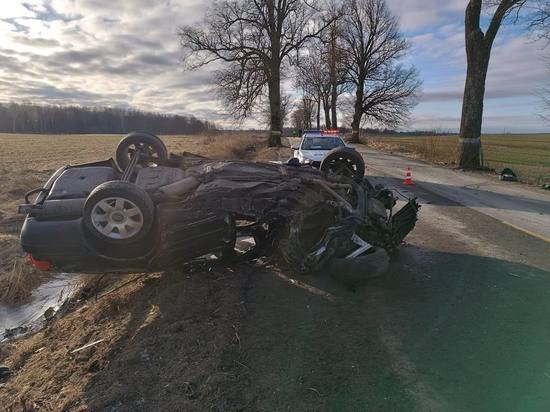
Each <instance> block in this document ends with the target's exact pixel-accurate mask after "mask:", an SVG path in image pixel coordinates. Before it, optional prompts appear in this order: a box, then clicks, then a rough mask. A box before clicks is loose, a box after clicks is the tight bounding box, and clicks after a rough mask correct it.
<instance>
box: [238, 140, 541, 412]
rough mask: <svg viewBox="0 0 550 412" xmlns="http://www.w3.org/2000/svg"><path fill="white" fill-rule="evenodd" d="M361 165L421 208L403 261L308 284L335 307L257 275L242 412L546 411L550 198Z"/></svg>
mask: <svg viewBox="0 0 550 412" xmlns="http://www.w3.org/2000/svg"><path fill="white" fill-rule="evenodd" d="M363 154H364V155H365V158H366V163H367V174H368V175H369V178H370V179H372V180H373V182H382V183H385V184H387V185H389V186H391V187H393V188H394V189H396V190H398V191H399V192H400V193H401V194H402V195H403V196H411V195H414V196H418V197H419V199H420V202H421V203H422V205H423V206H422V211H421V214H420V218H419V221H418V224H417V228H416V229H415V231H414V232H413V233H412V234H411V235H410V236H409V237H408V238H407V242H408V244H407V245H406V246H405V247H403V248H402V249H401V251H400V253H399V255H398V256H397V258H395V259H392V260H390V259H389V258H388V257H387V256H386V254H385V253H384V252H383V251H379V252H377V253H375V254H373V255H370V256H367V257H364V258H361V259H359V260H358V261H356V262H355V263H353V264H347V265H346V266H343V265H342V264H340V263H339V264H335V265H333V266H332V267H331V268H329V269H328V270H327V271H326V272H325V273H323V274H320V275H317V276H311V277H307V278H302V279H300V281H302V282H304V283H307V284H309V285H311V286H313V287H315V288H318V289H319V290H322V291H324V292H326V293H329V294H330V295H332V296H334V297H335V301H331V300H329V299H327V298H326V295H324V296H323V295H321V294H316V293H312V289H311V288H309V289H304V288H300V287H297V284H296V283H294V284H292V283H291V282H288V281H283V280H282V279H281V278H279V277H276V276H273V274H272V273H269V271H261V270H260V271H258V275H257V278H256V279H255V281H254V282H252V284H251V286H250V289H249V290H248V292H247V295H248V296H247V302H248V303H247V313H248V314H249V315H248V319H247V321H246V324H245V325H243V327H242V328H241V332H240V334H241V339H242V342H243V344H246V347H247V348H248V349H247V357H246V359H245V361H244V362H243V363H245V364H246V367H247V368H248V373H249V374H250V390H251V392H250V393H254V394H255V396H254V397H253V399H251V401H250V402H251V403H250V404H249V405H248V406H249V407H250V408H251V409H253V410H270V411H271V410H300V411H305V410H312V411H313V410H315V411H320V410H322V411H324V410H327V411H333V410H338V411H367V410H368V411H372V410H383V411H387V410H391V411H410V410H419V411H548V410H550V243H549V242H548V240H545V239H548V238H549V237H550V236H549V231H550V215H549V213H550V196H549V195H548V194H546V193H544V192H539V191H536V190H535V191H533V190H531V189H529V188H527V187H525V186H523V185H520V184H505V183H501V182H498V181H495V180H492V179H490V178H486V177H482V176H478V175H471V174H465V173H461V172H455V171H451V170H449V169H444V168H438V167H433V166H429V165H425V164H423V163H419V162H414V161H410V160H404V159H402V158H399V157H394V156H388V155H384V154H380V153H377V152H371V151H363ZM406 167H411V169H412V172H413V178H414V180H415V183H416V184H415V185H414V186H410V187H405V186H403V184H402V180H403V175H404V170H405V168H406ZM397 176H399V178H397ZM313 291H315V290H313Z"/></svg>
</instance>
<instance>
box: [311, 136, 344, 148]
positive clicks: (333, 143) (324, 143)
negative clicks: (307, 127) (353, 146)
mask: <svg viewBox="0 0 550 412" xmlns="http://www.w3.org/2000/svg"><path fill="white" fill-rule="evenodd" d="M341 146H344V142H343V141H342V139H340V138H339V137H327V136H306V137H304V140H303V141H302V150H331V149H334V148H335V147H341Z"/></svg>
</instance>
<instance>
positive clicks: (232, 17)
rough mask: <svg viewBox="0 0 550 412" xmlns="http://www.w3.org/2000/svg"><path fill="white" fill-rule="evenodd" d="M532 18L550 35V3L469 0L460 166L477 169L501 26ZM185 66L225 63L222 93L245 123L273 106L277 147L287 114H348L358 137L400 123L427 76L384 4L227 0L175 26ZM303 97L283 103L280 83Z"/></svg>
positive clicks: (297, 118)
mask: <svg viewBox="0 0 550 412" xmlns="http://www.w3.org/2000/svg"><path fill="white" fill-rule="evenodd" d="M506 22H510V23H513V24H517V23H526V24H527V27H528V28H529V29H532V30H534V31H536V32H537V33H538V35H539V36H540V37H542V38H547V39H549V38H550V36H549V35H548V33H549V32H550V1H548V0H469V1H468V3H467V6H466V11H465V45H466V54H467V66H468V69H467V74H466V82H465V91H464V96H463V110H462V118H461V125H460V137H461V138H460V141H459V156H458V159H457V162H458V164H459V165H460V166H462V167H466V168H477V167H479V166H480V159H481V156H480V151H481V143H480V136H481V127H482V117H483V100H484V96H485V82H486V77H487V68H488V65H489V60H490V55H491V48H492V46H493V43H494V40H495V37H496V35H497V33H498V31H499V29H500V27H501V25H502V24H504V23H506ZM178 35H179V38H180V42H181V46H182V48H183V50H184V51H185V58H184V61H185V63H186V65H187V68H188V69H191V70H193V69H197V68H200V67H202V66H204V65H208V64H211V63H213V62H218V63H219V64H220V65H221V69H220V70H218V71H217V84H218V85H219V88H220V97H221V99H222V100H223V101H224V103H225V105H226V107H228V108H229V109H230V111H231V113H233V114H234V115H235V117H237V118H239V119H242V118H245V117H249V116H251V115H252V113H253V112H254V111H255V110H260V111H264V112H265V107H268V111H269V125H270V129H271V135H270V139H269V143H270V145H280V144H281V140H280V136H281V131H282V130H283V129H282V128H283V121H284V118H285V117H286V114H287V113H288V112H290V113H291V114H290V117H291V120H292V123H293V124H294V125H295V126H296V128H299V129H305V128H308V127H311V126H313V125H314V124H315V125H316V126H317V127H320V126H321V125H322V124H321V117H322V116H321V115H322V114H323V117H324V124H323V126H324V127H327V128H337V127H338V126H339V125H340V123H341V122H340V120H339V119H338V118H337V116H338V114H339V113H349V121H348V124H350V125H351V129H352V141H354V142H357V141H359V134H360V131H361V129H362V127H363V125H364V124H365V123H366V122H367V123H369V124H374V125H377V126H384V127H397V126H400V125H402V124H403V123H404V122H405V121H406V120H407V119H408V117H409V115H410V113H411V111H412V109H413V108H414V107H415V105H416V104H417V100H418V91H419V88H420V85H421V81H420V78H419V75H418V73H417V71H416V69H415V68H414V67H413V66H410V65H409V66H406V65H404V64H402V63H401V62H402V58H403V57H404V56H405V55H406V53H407V52H408V50H409V48H410V46H409V43H408V42H407V40H406V39H405V37H404V36H403V34H402V33H401V32H400V28H399V21H398V18H397V17H396V16H395V15H393V14H392V13H391V11H390V9H389V7H388V6H387V3H386V0H326V1H319V0H220V1H217V2H215V4H214V6H213V7H211V8H210V9H209V10H208V12H207V13H206V15H205V17H204V20H203V21H202V22H199V23H197V24H195V25H188V26H184V27H181V28H180V30H179V32H178ZM289 78H293V79H294V87H295V89H296V90H298V91H299V93H300V97H299V98H298V99H295V101H294V110H292V111H290V110H289V109H288V104H286V103H285V99H286V100H288V97H287V96H284V94H282V92H281V81H282V80H285V79H289Z"/></svg>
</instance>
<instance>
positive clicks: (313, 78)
mask: <svg viewBox="0 0 550 412" xmlns="http://www.w3.org/2000/svg"><path fill="white" fill-rule="evenodd" d="M307 53H308V54H307V55H305V56H302V57H301V58H300V60H299V62H298V66H297V68H296V82H295V86H296V88H297V89H299V90H301V91H302V93H303V94H304V95H306V96H308V97H309V98H311V99H312V100H314V101H315V102H316V104H317V127H318V128H319V127H320V118H321V104H322V105H323V109H324V112H325V126H326V127H327V128H330V87H331V86H330V76H329V71H328V67H327V65H326V63H325V62H324V59H323V57H322V53H323V45H322V43H321V42H316V43H315V44H312V45H311V47H309V48H308V50H307Z"/></svg>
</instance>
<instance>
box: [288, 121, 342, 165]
mask: <svg viewBox="0 0 550 412" xmlns="http://www.w3.org/2000/svg"><path fill="white" fill-rule="evenodd" d="M338 147H346V144H345V143H344V139H342V137H341V136H340V131H339V130H306V131H305V133H304V134H303V136H302V141H301V142H300V144H299V145H298V146H293V147H292V149H294V157H295V158H296V159H298V160H299V161H300V164H307V165H310V166H313V167H316V168H319V166H320V165H321V162H322V161H323V159H324V158H325V157H326V156H327V154H328V153H329V152H330V151H331V150H333V149H336V148H338Z"/></svg>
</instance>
